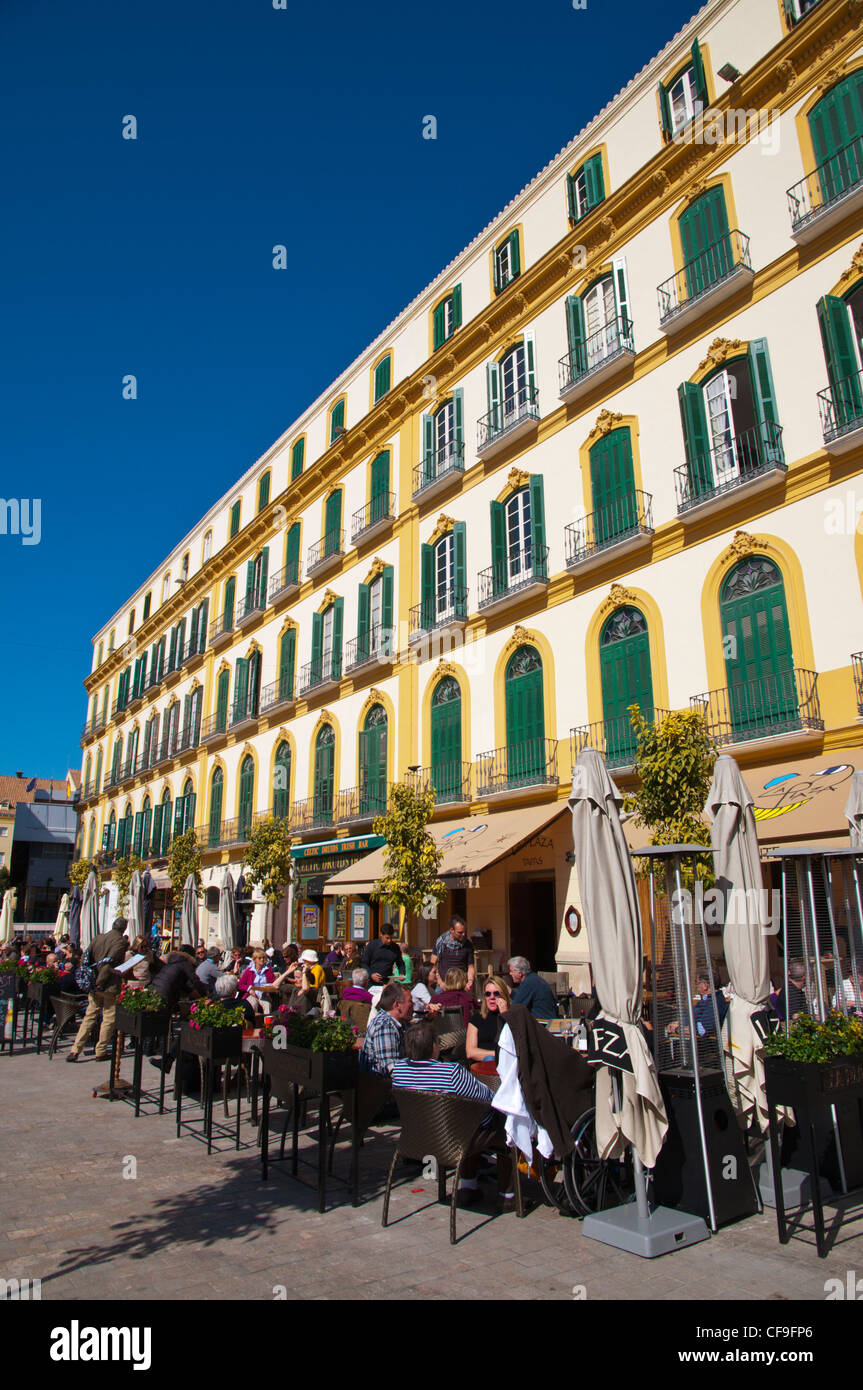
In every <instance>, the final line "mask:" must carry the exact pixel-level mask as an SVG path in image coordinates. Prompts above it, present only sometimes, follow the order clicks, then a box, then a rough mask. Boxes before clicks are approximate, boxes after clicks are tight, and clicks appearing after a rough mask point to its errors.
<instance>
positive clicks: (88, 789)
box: [0, 781, 99, 812]
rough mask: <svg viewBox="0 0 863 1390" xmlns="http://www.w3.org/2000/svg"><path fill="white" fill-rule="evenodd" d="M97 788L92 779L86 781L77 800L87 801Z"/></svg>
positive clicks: (0, 807) (1, 810)
mask: <svg viewBox="0 0 863 1390" xmlns="http://www.w3.org/2000/svg"><path fill="white" fill-rule="evenodd" d="M98 790H99V789H98V787H97V786H96V783H95V782H94V781H90V782H87V783H86V785H85V786H83V787H82V788H81V796H80V798H79V800H81V801H89V800H90V797H91V796H96V795H97V794H98ZM5 809H6V808H5V807H4V806H0V812H3V811H5Z"/></svg>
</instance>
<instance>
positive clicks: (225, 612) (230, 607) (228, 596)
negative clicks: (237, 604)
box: [222, 574, 237, 632]
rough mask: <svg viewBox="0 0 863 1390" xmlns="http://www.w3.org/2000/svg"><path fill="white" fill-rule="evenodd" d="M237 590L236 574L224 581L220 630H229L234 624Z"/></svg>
mask: <svg viewBox="0 0 863 1390" xmlns="http://www.w3.org/2000/svg"><path fill="white" fill-rule="evenodd" d="M236 592H237V579H236V575H233V574H232V575H231V577H230V579H228V580H226V581H225V595H224V600H223V603H222V631H223V632H231V631H232V630H233V626H234V599H235V596H236Z"/></svg>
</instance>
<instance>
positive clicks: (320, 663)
mask: <svg viewBox="0 0 863 1390" xmlns="http://www.w3.org/2000/svg"><path fill="white" fill-rule="evenodd" d="M341 678H342V654H341V652H332V653H330V654H329V655H328V656H326V657H318V658H317V660H316V661H309V662H307V663H306V665H305V666H301V667H300V694H301V695H320V694H322V693H323V691H325V690H332V689H333V688H334V687H335V686H337V685H338V683H339V681H340V680H341Z"/></svg>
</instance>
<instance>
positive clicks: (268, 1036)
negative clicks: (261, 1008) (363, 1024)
mask: <svg viewBox="0 0 863 1390" xmlns="http://www.w3.org/2000/svg"><path fill="white" fill-rule="evenodd" d="M265 1030H266V1031H265V1037H264V1062H265V1066H266V1068H267V1071H268V1072H269V1073H270V1075H271V1076H272V1078H273V1079H274V1080H276V1081H277V1083H283V1084H284V1083H293V1082H296V1083H297V1084H298V1085H300V1086H308V1087H310V1088H311V1089H312V1090H315V1091H320V1092H321V1093H322V1094H323V1093H325V1092H328V1091H338V1090H341V1089H342V1088H345V1089H351V1088H352V1087H354V1086H355V1085H356V1078H357V1069H358V1062H359V1054H358V1053H357V1052H356V1040H357V1032H356V1028H355V1027H354V1025H353V1024H352V1023H350V1022H349V1021H348V1020H347V1019H343V1018H310V1017H309V1016H308V1015H307V1014H305V1015H304V1014H298V1013H295V1012H294V1011H293V1010H292V1009H288V1008H285V1007H284V1006H283V1007H282V1008H280V1009H277V1010H276V1013H275V1014H273V1015H271V1017H270V1018H268V1019H267V1020H266V1024H265Z"/></svg>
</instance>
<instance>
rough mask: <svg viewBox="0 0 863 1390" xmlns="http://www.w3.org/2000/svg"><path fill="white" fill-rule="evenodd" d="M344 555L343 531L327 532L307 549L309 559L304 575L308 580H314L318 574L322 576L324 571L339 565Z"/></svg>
mask: <svg viewBox="0 0 863 1390" xmlns="http://www.w3.org/2000/svg"><path fill="white" fill-rule="evenodd" d="M344 553H345V533H344V531H328V532H327V534H326V535H325V536H323V537H322V538H321V539H320V540H319V541H316V542H315V544H314V545H312V546H310V547H309V559H308V564H307V565H306V573H307V574H308V576H309V578H310V579H316V578H317V576H318V575H319V574H324V573H325V571H326V570H329V569H332V568H333V567H334V566H335V565H337V564H338V563H339V560H341V559H342V557H343V556H344Z"/></svg>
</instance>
